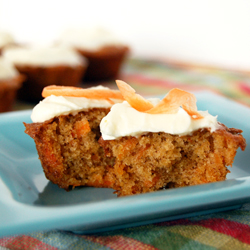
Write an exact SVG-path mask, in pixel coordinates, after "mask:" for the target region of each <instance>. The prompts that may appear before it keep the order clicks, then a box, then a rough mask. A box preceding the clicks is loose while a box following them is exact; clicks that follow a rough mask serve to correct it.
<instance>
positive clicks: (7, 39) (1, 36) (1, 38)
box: [0, 31, 15, 55]
mask: <svg viewBox="0 0 250 250" xmlns="http://www.w3.org/2000/svg"><path fill="white" fill-rule="evenodd" d="M14 43H15V40H14V38H13V36H12V35H11V34H10V33H8V32H6V31H0V55H1V52H2V50H3V49H4V48H5V47H6V46H8V45H12V44H14Z"/></svg>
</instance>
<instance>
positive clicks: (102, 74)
mask: <svg viewBox="0 0 250 250" xmlns="http://www.w3.org/2000/svg"><path fill="white" fill-rule="evenodd" d="M59 44H63V45H66V46H70V47H73V48H75V49H76V50H77V51H78V52H79V53H80V54H81V55H82V56H84V57H86V58H87V59H88V63H89V64H88V68H87V70H86V73H85V75H84V81H100V80H108V79H115V78H116V77H117V75H118V74H119V70H120V68H121V66H122V63H123V61H124V59H125V57H126V56H127V54H128V52H129V47H128V46H127V45H125V44H124V43H123V42H121V41H120V40H119V39H118V38H117V37H116V36H115V35H114V34H112V33H111V32H109V31H107V30H105V29H103V28H88V29H84V28H82V29H68V30H66V31H65V32H63V34H62V35H61V37H60V39H59Z"/></svg>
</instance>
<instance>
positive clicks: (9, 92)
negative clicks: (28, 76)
mask: <svg viewBox="0 0 250 250" xmlns="http://www.w3.org/2000/svg"><path fill="white" fill-rule="evenodd" d="M23 80H24V77H23V76H22V75H20V74H19V72H18V71H17V70H16V69H15V67H14V65H13V64H12V63H10V62H9V61H7V60H5V59H4V58H2V57H0V112H6V111H11V110H12V107H13V104H14V102H15V99H16V93H17V90H18V89H19V88H20V87H21V86H22V82H23Z"/></svg>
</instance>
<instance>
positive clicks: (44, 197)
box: [0, 92, 250, 237]
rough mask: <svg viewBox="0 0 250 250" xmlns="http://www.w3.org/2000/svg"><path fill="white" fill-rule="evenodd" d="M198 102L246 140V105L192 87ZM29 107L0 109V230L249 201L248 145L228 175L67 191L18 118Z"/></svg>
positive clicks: (81, 225)
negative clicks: (51, 175)
mask: <svg viewBox="0 0 250 250" xmlns="http://www.w3.org/2000/svg"><path fill="white" fill-rule="evenodd" d="M196 96H197V99H198V103H197V104H198V108H199V109H200V110H209V112H210V113H211V114H213V115H218V120H219V121H220V122H222V123H225V124H226V125H227V126H228V127H235V128H240V129H242V130H243V131H244V132H243V135H244V137H245V138H246V140H247V142H250V109H249V108H247V107H245V106H243V105H241V104H238V103H235V102H232V101H230V100H228V99H225V98H223V97H221V96H217V95H215V94H213V93H208V92H201V93H197V95H196ZM30 113H31V111H19V112H10V113H5V114H1V115H0V142H1V143H0V190H1V191H0V222H1V223H0V236H1V237H2V236H7V235H13V234H24V233H28V232H31V231H40V230H50V229H55V228H56V229H63V230H71V231H75V232H80V233H85V234H86V233H93V232H98V231H104V230H111V229H116V228H124V227H128V226H138V225H142V224H146V223H154V222H160V221H164V220H170V219H177V218H183V217H187V216H194V215H199V214H202V213H211V212H217V211H221V210H226V209H234V208H238V207H240V206H241V204H243V203H245V202H249V201H250V192H249V190H250V168H249V159H250V148H249V147H247V148H246V150H245V152H241V151H240V150H239V152H238V154H237V156H236V158H235V162H234V165H233V167H232V168H230V170H231V173H230V174H229V175H228V180H226V181H223V182H218V183H212V184H205V185H199V186H193V187H185V188H177V189H171V190H162V191H158V192H154V193H148V194H142V195H135V196H129V197H122V198H117V197H116V195H114V194H113V190H110V189H100V188H99V189H98V188H90V187H82V188H76V189H75V190H73V191H71V192H66V191H64V190H62V189H60V188H58V187H57V186H56V185H54V184H52V183H50V182H49V181H48V180H47V179H46V178H45V176H44V174H43V171H42V168H41V165H40V162H39V160H38V155H37V152H36V148H35V144H34V142H33V140H32V139H31V138H30V137H29V136H28V135H26V134H25V133H24V125H23V122H31V121H30Z"/></svg>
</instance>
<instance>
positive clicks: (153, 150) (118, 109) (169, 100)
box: [99, 81, 246, 196]
mask: <svg viewBox="0 0 250 250" xmlns="http://www.w3.org/2000/svg"><path fill="white" fill-rule="evenodd" d="M117 85H118V87H119V89H120V90H121V92H122V94H123V97H124V99H125V100H126V101H124V102H123V103H119V104H115V105H114V106H113V107H112V108H111V111H110V112H109V113H108V115H107V116H105V117H104V118H103V119H102V121H101V124H100V128H101V134H102V137H101V138H100V140H99V143H100V144H101V146H102V147H103V148H104V149H105V154H106V156H107V157H111V158H112V159H115V164H114V166H113V167H112V168H110V170H109V175H110V181H111V182H112V188H114V189H115V190H117V194H118V195H119V196H124V195H132V194H139V193H146V192H151V191H156V190H159V189H162V188H171V187H183V186H190V185H197V184H203V183H209V182H216V181H223V180H225V179H226V175H227V173H229V172H230V171H229V170H228V169H227V166H232V164H233V161H234V157H235V155H236V152H237V149H238V148H239V147H240V148H241V149H242V150H244V149H245V147H246V141H245V139H244V138H243V136H242V135H241V133H242V131H241V130H240V129H235V128H227V127H226V126H225V125H223V124H221V123H219V122H218V121H217V117H214V116H212V115H210V114H209V113H208V112H207V111H197V107H196V98H195V96H194V95H192V94H190V93H188V92H185V91H183V90H180V89H172V90H171V91H170V92H169V93H168V94H167V95H166V97H165V98H164V99H163V100H159V99H152V100H145V99H144V98H142V97H141V96H139V95H138V94H136V93H135V91H134V90H133V89H132V88H131V87H130V86H129V85H127V84H126V83H125V82H122V81H117Z"/></svg>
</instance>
